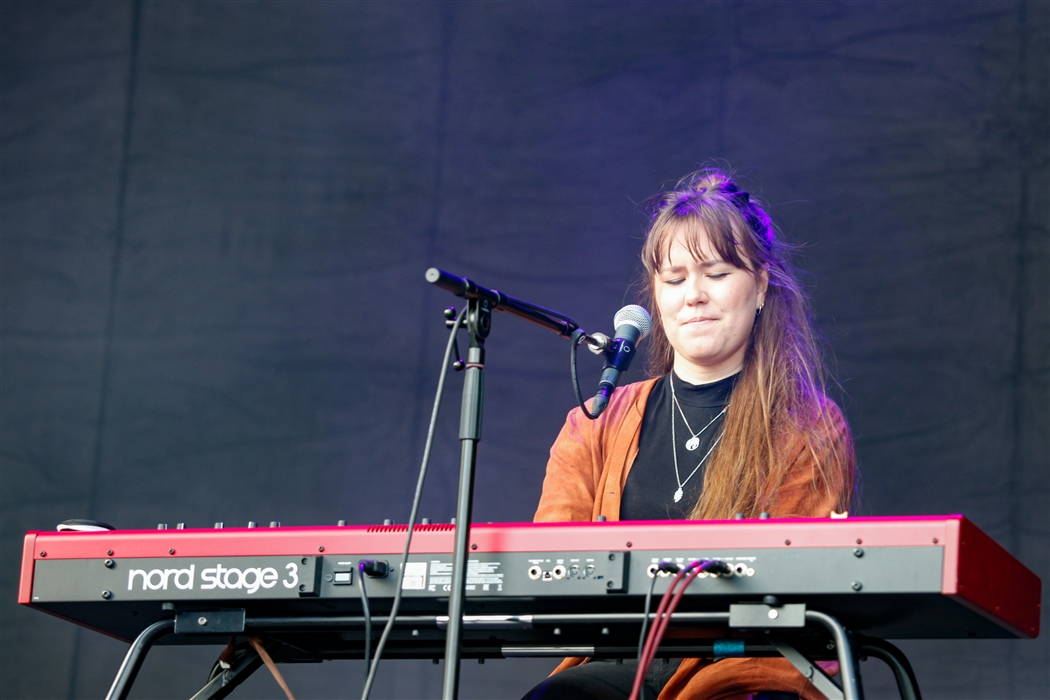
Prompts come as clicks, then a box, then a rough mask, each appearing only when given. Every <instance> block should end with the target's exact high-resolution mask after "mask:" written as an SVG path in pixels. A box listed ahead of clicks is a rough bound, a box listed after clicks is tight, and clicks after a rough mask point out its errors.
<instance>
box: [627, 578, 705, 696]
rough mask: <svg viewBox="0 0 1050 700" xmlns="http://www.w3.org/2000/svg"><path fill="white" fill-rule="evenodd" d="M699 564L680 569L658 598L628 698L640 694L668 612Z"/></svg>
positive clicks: (673, 606)
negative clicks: (686, 579) (679, 586)
mask: <svg viewBox="0 0 1050 700" xmlns="http://www.w3.org/2000/svg"><path fill="white" fill-rule="evenodd" d="M700 566H701V564H700V562H698V561H695V562H692V563H691V564H688V565H687V566H685V567H684V568H682V569H680V570H679V571H678V573H677V574H675V577H674V579H673V580H672V581H671V585H670V586H669V587H668V588H667V592H665V593H664V594H663V597H661V598H660V605H659V607H657V608H656V619H655V620H654V621H653V626H652V627H650V628H649V634H648V636H647V637H646V640H645V645H644V646H643V647H642V656H641V658H640V659H638V670H637V671H636V672H635V674H634V685H633V686H632V687H631V697H630V700H638V697H639V696H640V695H641V691H642V684H643V682H644V681H645V674H646V673H647V672H648V671H649V666H650V665H651V664H652V660H653V657H654V656H655V655H656V649H657V648H658V647H659V645H660V641H659V640H660V639H661V638H662V637H663V630H664V629H665V628H666V627H667V624H668V621H669V620H670V613H672V612H674V608H675V607H677V605H678V603H677V600H678V599H679V598H681V597H682V594H683V593H685V589H686V588H687V587H688V586H689V584H690V583H692V581H693V579H694V578H696V576H697V574H699V573H700V570H701V569H700V568H699V567H700ZM687 575H689V580H688V581H686V583H685V585H684V586H682V588H681V589H680V590H679V591H677V592H676V591H675V589H676V588H677V587H678V584H679V583H680V582H681V581H682V579H684V578H685V577H686V576H687ZM669 608H670V609H669ZM665 611H667V612H668V614H667V615H666V616H665V615H664V612H665ZM646 612H648V611H646ZM658 629H659V630H660V631H659V632H657V630H658ZM654 640H655V644H654Z"/></svg>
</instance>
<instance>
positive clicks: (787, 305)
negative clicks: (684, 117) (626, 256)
mask: <svg viewBox="0 0 1050 700" xmlns="http://www.w3.org/2000/svg"><path fill="white" fill-rule="evenodd" d="M648 203H649V205H650V212H651V216H652V222H651V224H650V226H649V231H648V233H647V234H646V239H645V245H644V246H643V248H642V263H643V265H644V266H645V272H646V280H645V283H644V287H643V290H642V294H643V302H644V303H645V304H646V305H647V306H648V308H649V310H650V311H651V312H653V315H654V317H656V318H659V317H660V313H659V309H658V308H657V304H656V294H655V291H656V289H655V287H656V275H657V272H658V270H659V269H660V267H661V266H662V265H663V264H664V262H665V261H666V260H667V256H668V251H669V248H670V243H671V240H672V238H673V237H674V236H675V235H679V234H680V235H682V236H683V238H684V243H685V244H686V247H687V249H688V250H689V251H690V252H691V253H692V254H693V255H694V256H696V257H697V258H699V257H700V245H701V241H702V239H703V236H704V233H706V235H707V237H708V239H709V240H710V242H711V246H712V247H713V248H714V250H715V251H716V252H717V253H718V254H719V256H721V258H722V260H724V261H725V262H728V263H731V264H732V265H734V266H735V267H738V268H740V269H742V270H747V271H748V272H750V273H751V274H758V271H759V270H762V269H764V270H766V271H767V272H768V275H769V286H768V289H767V291H766V295H765V303H764V305H763V307H762V309H761V312H760V313H759V315H758V316H757V317H756V319H755V323H754V325H753V326H752V328H751V336H750V339H749V341H748V347H747V350H746V353H745V356H744V366H743V369H742V370H741V374H740V378H739V379H738V380H737V383H736V387H735V388H734V389H733V394H732V397H731V398H730V401H729V410H728V411H727V412H726V419H725V424H724V432H723V435H722V439H721V441H720V442H719V445H718V448H717V449H716V450H715V452H714V453H713V454H712V455H711V458H710V461H709V462H708V464H707V469H706V471H705V473H704V488H703V492H702V494H701V496H700V500H699V502H698V503H697V504H696V506H695V507H694V508H693V510H692V513H691V515H690V517H691V518H693V519H697V520H713V519H725V518H731V517H733V516H734V515H735V514H737V513H743V514H744V515H745V516H747V517H755V516H757V515H759V514H760V513H761V512H763V511H767V512H771V513H773V514H774V515H784V516H788V515H808V514H806V513H785V512H782V511H781V509H779V508H778V507H777V494H778V492H779V491H780V490H781V488H782V487H783V486H784V485H785V482H786V480H787V478H788V476H789V474H788V473H789V471H790V467H791V464H792V462H793V461H794V460H795V458H796V457H798V455H799V454H800V453H801V452H802V451H806V452H809V453H810V455H811V457H812V459H813V460H814V461H815V463H816V465H817V467H816V471H815V478H814V479H813V480H812V481H811V482H810V483H809V484H808V485H807V488H810V489H813V490H814V493H813V495H814V496H825V497H828V496H830V497H831V498H830V500H831V501H832V502H837V504H838V505H837V507H836V510H840V511H842V510H846V509H847V508H848V506H849V500H850V498H851V495H852V486H853V475H854V462H855V457H854V453H853V444H852V440H851V438H850V436H849V430H848V428H845V427H844V423H843V422H842V418H841V413H840V412H839V411H838V408H837V407H836V406H835V405H834V404H833V403H832V402H831V401H830V400H829V399H828V398H827V397H826V395H825V393H824V388H825V377H826V375H825V369H824V363H823V358H822V355H821V353H820V351H819V349H818V345H817V340H816V336H815V333H814V331H813V326H812V323H811V322H810V316H809V312H808V304H807V301H806V297H805V294H804V293H803V291H802V287H801V285H800V284H799V282H798V280H797V279H796V276H795V274H794V272H793V271H792V269H791V267H790V264H789V262H788V255H787V253H788V249H787V247H786V246H785V245H784V244H783V243H782V242H781V241H780V240H779V238H778V236H777V235H776V231H775V230H774V228H773V224H772V222H771V221H770V219H769V216H768V215H767V214H766V212H765V210H764V209H763V208H762V206H761V205H760V204H759V203H758V202H757V201H755V199H754V198H752V197H751V195H750V194H749V193H748V192H745V191H742V190H740V189H739V188H738V187H737V185H736V183H734V182H733V180H732V178H731V177H730V176H729V175H728V174H727V173H725V172H724V171H722V170H720V169H716V168H708V169H704V170H701V171H699V172H696V173H693V174H692V175H689V176H687V177H685V178H683V179H682V181H680V182H679V183H678V186H677V187H675V188H674V189H673V190H670V191H668V192H663V193H661V194H658V195H656V196H654V197H652V198H650V199H649V201H648ZM649 343H650V344H649V351H648V353H649V358H648V363H649V371H650V373H651V374H652V375H654V376H658V375H663V374H667V373H668V372H670V371H671V368H672V367H673V363H674V350H673V349H672V347H671V344H670V342H668V339H667V335H666V334H665V333H664V329H663V325H662V324H661V323H655V324H653V330H652V333H651V335H650V339H649ZM788 445H791V446H792V447H791V448H790V450H788V449H786V446H788ZM795 445H797V446H798V448H797V449H795V448H794V446H795ZM778 448H779V449H778ZM788 451H789V452H790V454H786V452H788ZM843 475H846V480H847V483H843Z"/></svg>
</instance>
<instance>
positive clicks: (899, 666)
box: [860, 638, 922, 700]
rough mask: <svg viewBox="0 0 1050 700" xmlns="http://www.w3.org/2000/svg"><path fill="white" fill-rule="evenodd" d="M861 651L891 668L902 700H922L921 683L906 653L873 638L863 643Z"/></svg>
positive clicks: (866, 639)
mask: <svg viewBox="0 0 1050 700" xmlns="http://www.w3.org/2000/svg"><path fill="white" fill-rule="evenodd" d="M860 651H861V653H862V654H866V655H867V656H874V657H875V658H877V659H880V660H881V661H884V662H885V663H886V665H887V666H889V667H890V669H891V670H892V671H893V677H894V678H895V679H896V680H897V690H898V691H900V694H901V698H902V700H922V695H921V694H920V693H919V681H918V680H916V678H915V671H913V670H912V668H911V664H910V663H908V657H906V656H905V655H904V652H902V651H901V650H900V649H898V648H897V647H895V646H893V645H892V644H890V643H889V642H887V641H885V640H883V639H872V638H865V639H864V641H863V642H861V644H860Z"/></svg>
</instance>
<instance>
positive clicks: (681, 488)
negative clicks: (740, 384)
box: [669, 373, 729, 503]
mask: <svg viewBox="0 0 1050 700" xmlns="http://www.w3.org/2000/svg"><path fill="white" fill-rule="evenodd" d="M669 381H670V382H671V398H672V399H674V401H673V403H674V404H675V405H678V397H677V396H676V395H675V393H674V378H673V373H672V376H671V377H670V378H669ZM728 409H729V404H726V407H725V408H723V409H722V411H721V412H720V413H719V414H718V415H717V416H715V417H714V418H712V419H711V423H708V424H707V425H705V426H704V429H703V430H701V431H700V433H702V432H704V430H707V429H708V428H710V427H711V424H712V423H714V422H715V421H716V420H718V419H719V418H721V417H722V416H723V415H724V414H725V412H726V411H727V410H728ZM678 410H679V411H681V410H682V407H681V406H678ZM682 420H683V421H685V426H686V427H687V428H689V432H690V433H691V432H693V429H692V428H690V427H689V421H686V420H685V413H682ZM674 422H675V421H674V406H672V407H671V453H672V454H673V455H674V478H675V480H676V481H677V482H678V490H677V491H675V492H674V502H675V503H678V502H679V501H681V500H682V496H683V495H684V494H685V485H686V484H688V483H689V480H690V479H692V478H693V476H695V475H696V473H697V472H698V471H700V467H702V466H704V462H706V461H707V458H708V457H710V456H711V453H712V452H714V451H715V448H716V447H718V443H719V442H721V441H722V435H724V434H725V432H723V433H721V434H720V435H719V436H718V437H717V438H715V441H714V442H713V443H712V444H711V449H709V450H708V451H707V454H705V455H704V456H703V458H702V459H701V460H700V462H699V463H698V464H697V465H696V466H695V467H693V471H691V472H689V476H687V477H685V481H682V477H681V474H680V472H679V471H678V438H677V437H676V436H675V429H674ZM700 433H696V435H693V437H692V438H691V439H690V442H692V440H696V441H697V444H699V442H700V439H699V437H697V436H698V435H700ZM686 447H687V448H688V447H689V445H688V443H687V444H686ZM691 449H696V447H695V446H694V447H693V448H691Z"/></svg>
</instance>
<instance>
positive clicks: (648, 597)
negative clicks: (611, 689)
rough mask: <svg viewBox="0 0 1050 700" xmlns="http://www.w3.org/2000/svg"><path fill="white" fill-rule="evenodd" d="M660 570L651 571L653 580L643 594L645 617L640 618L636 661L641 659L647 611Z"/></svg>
mask: <svg viewBox="0 0 1050 700" xmlns="http://www.w3.org/2000/svg"><path fill="white" fill-rule="evenodd" d="M659 573H660V570H659V569H657V570H656V572H654V573H653V580H652V581H650V582H649V592H648V593H646V594H645V617H643V618H642V633H641V634H639V635H638V661H639V662H641V660H642V648H643V647H644V646H645V633H646V631H647V630H648V628H649V611H650V610H651V609H652V607H653V589H654V588H656V577H657V576H658V575H659Z"/></svg>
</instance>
